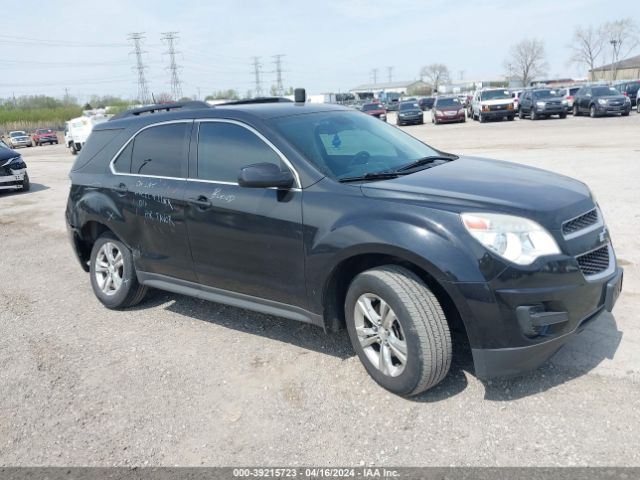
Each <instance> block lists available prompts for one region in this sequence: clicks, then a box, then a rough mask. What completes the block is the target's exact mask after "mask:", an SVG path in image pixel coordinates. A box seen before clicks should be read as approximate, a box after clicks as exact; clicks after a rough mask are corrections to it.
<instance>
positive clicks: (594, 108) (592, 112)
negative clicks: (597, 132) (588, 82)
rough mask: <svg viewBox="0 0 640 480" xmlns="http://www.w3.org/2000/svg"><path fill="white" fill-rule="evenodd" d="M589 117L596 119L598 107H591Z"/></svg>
mask: <svg viewBox="0 0 640 480" xmlns="http://www.w3.org/2000/svg"><path fill="white" fill-rule="evenodd" d="M589 116H590V117H591V118H596V117H597V116H598V112H596V106H595V105H591V106H590V107H589Z"/></svg>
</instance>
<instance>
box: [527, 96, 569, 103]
mask: <svg viewBox="0 0 640 480" xmlns="http://www.w3.org/2000/svg"><path fill="white" fill-rule="evenodd" d="M563 99H564V98H563V97H542V98H536V99H535V100H534V101H536V102H560V103H562V100H563Z"/></svg>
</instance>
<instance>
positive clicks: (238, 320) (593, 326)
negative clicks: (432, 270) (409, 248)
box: [133, 289, 622, 403]
mask: <svg viewBox="0 0 640 480" xmlns="http://www.w3.org/2000/svg"><path fill="white" fill-rule="evenodd" d="M166 303H169V304H168V305H167V306H166V307H165V308H166V309H167V310H169V311H171V312H174V313H177V314H179V315H182V316H185V317H188V318H195V319H198V320H202V321H205V322H209V323H213V324H216V325H221V326H223V327H225V328H230V329H233V330H237V331H239V332H243V333H249V334H252V335H259V336H262V337H265V338H268V339H270V340H277V341H279V342H284V343H289V344H292V345H295V346H298V347H301V348H304V349H308V350H311V351H315V352H318V353H323V354H326V355H332V356H334V357H337V358H340V359H342V360H344V359H347V358H350V357H353V356H355V355H356V353H355V351H354V350H353V347H352V346H351V342H350V341H349V337H348V335H347V332H346V330H341V331H339V332H333V333H328V334H325V332H324V331H323V330H322V329H321V328H319V327H316V326H313V325H309V324H305V323H301V322H297V321H295V320H288V319H285V318H280V317H274V316H271V315H264V314H261V313H257V312H252V311H249V310H244V309H241V308H236V307H230V306H227V305H222V304H218V303H213V302H209V301H206V300H200V299H195V298H191V297H187V296H184V295H179V294H173V293H168V292H163V291H160V290H155V289H152V290H150V291H149V294H148V296H147V299H146V300H145V301H144V302H143V303H142V304H141V305H140V306H139V307H134V308H133V309H136V308H150V307H154V306H159V305H162V304H166ZM621 339H622V332H620V331H619V330H618V328H617V324H616V322H615V318H614V317H613V315H611V314H610V313H603V314H602V315H601V316H600V317H599V318H597V319H596V320H594V321H593V322H591V323H590V324H589V325H588V326H587V327H586V328H585V329H584V330H583V331H582V332H581V333H580V334H578V335H575V336H574V337H573V338H571V339H570V340H569V341H568V342H567V344H566V345H565V346H564V347H563V348H562V349H561V350H559V351H558V352H557V353H556V354H555V355H554V356H553V357H552V358H551V359H550V360H549V361H547V362H546V363H545V364H544V365H543V366H541V367H540V368H539V369H537V370H534V371H532V372H529V373H527V374H524V375H519V376H517V377H511V378H499V379H491V380H481V382H482V384H483V386H484V388H485V394H484V398H485V400H491V401H511V400H517V399H520V398H524V397H528V396H530V395H536V394H539V393H542V392H544V391H546V390H549V389H551V388H554V387H557V386H559V385H562V384H564V383H566V382H569V381H571V380H573V379H575V378H578V377H581V376H582V375H585V374H586V373H588V372H590V371H591V370H593V369H594V368H595V367H597V366H598V365H599V364H601V363H602V362H603V361H604V360H605V359H612V358H613V357H614V355H615V352H616V350H617V349H618V346H619V345H620V341H621ZM452 344H453V353H454V355H453V360H452V364H451V369H450V371H449V374H448V375H447V376H446V378H445V379H444V380H443V381H442V382H440V383H439V384H438V385H436V386H435V387H433V388H431V389H430V390H428V391H426V392H424V393H422V394H420V395H417V396H415V397H411V398H409V400H410V401H414V402H419V403H420V402H422V403H432V402H439V401H441V400H446V399H448V398H451V397H453V396H455V395H457V394H459V393H461V392H462V391H464V390H465V389H466V388H467V386H468V383H469V382H468V380H467V375H468V374H469V375H471V376H475V372H474V367H473V357H472V354H471V348H470V346H469V343H468V341H467V338H466V335H465V334H464V332H456V331H454V332H453V334H452Z"/></svg>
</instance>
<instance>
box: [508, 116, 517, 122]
mask: <svg viewBox="0 0 640 480" xmlns="http://www.w3.org/2000/svg"><path fill="white" fill-rule="evenodd" d="M514 118H515V116H514V115H509V116H508V117H507V120H508V121H510V122H512V121H513V119H514Z"/></svg>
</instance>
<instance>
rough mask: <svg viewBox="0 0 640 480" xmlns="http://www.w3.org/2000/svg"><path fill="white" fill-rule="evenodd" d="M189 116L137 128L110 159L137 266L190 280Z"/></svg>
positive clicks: (191, 265)
mask: <svg viewBox="0 0 640 480" xmlns="http://www.w3.org/2000/svg"><path fill="white" fill-rule="evenodd" d="M192 128H193V120H179V121H173V122H164V123H162V124H157V125H151V126H148V127H145V128H144V129H142V130H141V131H139V132H138V133H137V134H136V135H135V136H134V137H133V138H132V139H131V140H130V141H129V143H128V144H127V145H126V146H125V148H124V149H123V150H122V151H121V152H120V153H119V155H118V156H117V157H116V159H115V160H114V162H113V164H112V166H111V168H112V171H113V172H114V173H115V175H114V180H115V183H116V185H114V187H113V189H114V191H115V192H116V193H117V194H118V195H119V196H120V197H121V198H120V200H119V201H125V200H126V202H127V204H128V208H127V209H125V213H124V215H125V216H126V218H125V224H126V225H127V226H128V232H127V233H126V237H127V239H129V243H130V245H129V246H130V247H131V249H132V250H133V252H134V260H135V262H136V268H137V269H138V270H140V271H142V272H147V273H153V274H159V275H164V276H168V277H174V278H179V279H183V280H191V281H193V280H195V274H194V271H193V262H192V259H191V253H190V251H189V241H188V238H187V227H186V224H185V202H184V193H185V187H186V184H187V180H186V177H187V171H188V153H189V139H190V136H191V129H192Z"/></svg>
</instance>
